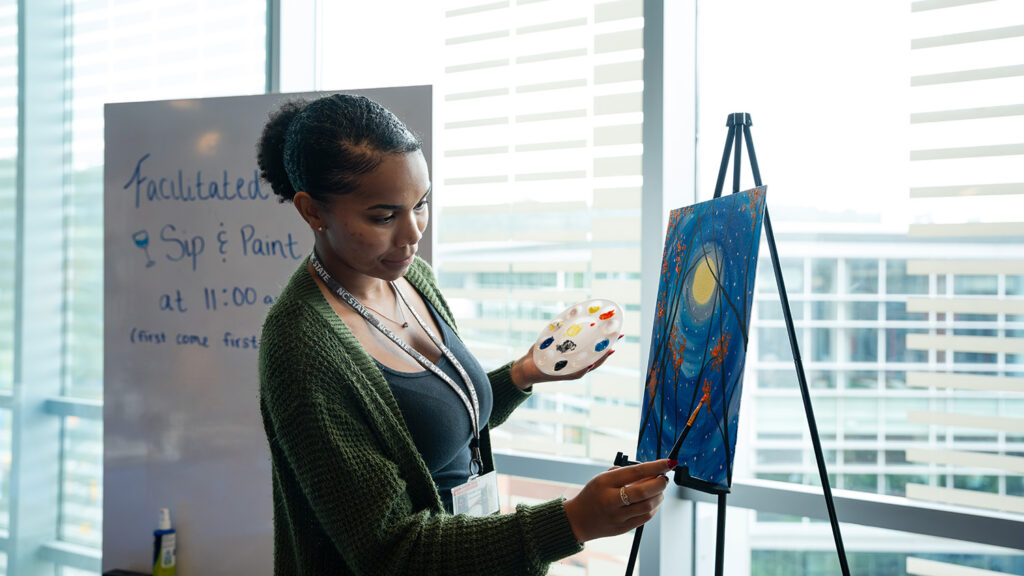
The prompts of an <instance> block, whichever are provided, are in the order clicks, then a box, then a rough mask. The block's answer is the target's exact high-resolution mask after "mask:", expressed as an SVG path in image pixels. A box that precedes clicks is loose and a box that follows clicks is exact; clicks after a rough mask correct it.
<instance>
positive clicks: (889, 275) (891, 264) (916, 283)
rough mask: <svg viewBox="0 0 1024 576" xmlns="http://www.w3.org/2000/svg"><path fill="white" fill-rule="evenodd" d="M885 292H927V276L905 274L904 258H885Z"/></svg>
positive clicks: (905, 262) (905, 264) (905, 263)
mask: <svg viewBox="0 0 1024 576" xmlns="http://www.w3.org/2000/svg"><path fill="white" fill-rule="evenodd" d="M885 292H886V294H927V293H928V276H925V275H920V274H913V275H911V274H907V261H906V260H886V262H885Z"/></svg>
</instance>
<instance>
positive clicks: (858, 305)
mask: <svg viewBox="0 0 1024 576" xmlns="http://www.w3.org/2000/svg"><path fill="white" fill-rule="evenodd" d="M846 319H847V320H878V303H877V302H847V304H846Z"/></svg>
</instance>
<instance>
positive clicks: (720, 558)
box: [715, 494, 725, 576]
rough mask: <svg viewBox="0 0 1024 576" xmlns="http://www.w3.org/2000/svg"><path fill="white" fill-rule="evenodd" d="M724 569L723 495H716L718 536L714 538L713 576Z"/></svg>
mask: <svg viewBox="0 0 1024 576" xmlns="http://www.w3.org/2000/svg"><path fill="white" fill-rule="evenodd" d="M724 569H725V494H719V495H718V534H717V535H716V536H715V576H722V574H723V573H724V572H723V570H724Z"/></svg>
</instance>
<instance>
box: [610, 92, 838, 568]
mask: <svg viewBox="0 0 1024 576" xmlns="http://www.w3.org/2000/svg"><path fill="white" fill-rule="evenodd" d="M752 125H753V122H751V119H750V114H747V113H746V112H736V113H733V114H730V115H729V118H728V120H727V121H726V127H728V129H729V134H728V137H727V138H726V140H725V151H724V152H723V153H722V164H721V166H720V167H719V169H718V181H717V182H716V183H715V196H714V197H715V198H720V197H721V196H722V185H723V184H724V183H725V172H726V170H727V169H728V168H729V156H730V152H732V157H733V169H732V193H733V194H735V193H737V192H739V191H740V165H741V162H740V160H741V157H742V153H743V151H742V148H741V144H740V143H741V141H743V140H744V139H745V140H746V142H747V154H748V155H749V156H750V168H751V170H752V171H753V174H754V185H755V186H761V172H760V170H758V167H757V156H756V155H755V154H754V142H753V140H752V139H751V138H750V126H752ZM764 230H765V235H766V238H767V240H768V249H769V251H770V252H771V256H772V269H773V270H774V272H775V282H776V284H777V286H778V288H779V299H780V300H781V302H782V312H783V315H784V316H785V319H786V331H787V332H788V333H789V345H790V347H791V348H792V350H793V364H794V366H795V368H796V375H797V380H798V382H799V383H800V395H801V397H802V398H803V402H804V414H806V416H807V426H808V428H809V429H810V434H811V444H812V445H813V446H814V460H815V462H816V463H817V465H818V475H819V478H820V479H821V487H822V491H823V492H824V496H825V506H826V507H827V508H828V518H829V522H830V523H831V524H832V536H833V538H834V539H835V542H836V553H837V554H838V555H839V566H840V568H841V569H842V573H843V576H850V567H849V564H848V563H847V561H846V549H845V548H844V546H843V535H842V533H840V531H839V520H838V518H837V517H836V507H835V502H834V501H833V499H832V488H831V486H830V485H829V481H828V471H827V470H826V469H825V457H824V455H823V453H822V450H821V440H820V439H819V438H818V424H817V422H816V421H815V419H814V408H813V407H812V405H811V395H810V392H809V389H808V386H807V376H806V375H805V374H804V364H803V359H802V358H801V356H800V346H799V344H798V343H797V339H796V329H795V328H794V326H793V313H792V312H791V310H790V308H789V298H788V296H787V295H786V284H785V282H784V281H783V279H782V266H781V264H780V263H779V251H778V249H777V248H776V245H775V234H774V233H773V231H772V222H771V219H770V218H769V217H768V207H767V206H765V209H764ZM698 410H699V407H698ZM692 421H693V419H692V418H691V419H690V422H689V423H687V426H686V427H685V428H684V429H683V431H682V433H681V434H680V437H679V439H677V440H676V443H675V446H673V449H672V453H670V454H669V458H673V459H675V458H676V455H677V454H678V451H679V447H680V446H681V445H682V440H683V439H684V438H685V437H686V434H687V433H688V432H689V430H690V424H691V423H692ZM630 464H636V462H631V461H630V460H629V459H628V458H627V457H626V456H625V455H623V454H622V452H619V454H618V455H617V456H616V457H615V465H616V466H628V465H630ZM674 478H675V483H676V484H678V485H680V486H686V487H688V488H693V489H694V490H700V491H701V492H706V493H708V494H714V495H716V496H717V497H718V526H717V531H716V536H715V576H722V574H723V569H724V562H725V510H726V495H727V494H728V493H729V488H728V487H723V486H720V485H718V484H713V483H710V482H706V481H703V480H700V479H698V478H693V477H691V476H690V473H689V470H688V468H687V467H686V466H679V467H678V468H676V470H675V474H674ZM729 483H730V484H731V483H732V478H729ZM642 535H643V526H640V527H639V528H637V529H636V532H635V533H634V535H633V548H632V550H631V551H630V554H629V561H628V563H627V565H626V576H632V574H633V568H634V566H635V565H636V556H637V552H638V550H639V548H640V539H641V537H642Z"/></svg>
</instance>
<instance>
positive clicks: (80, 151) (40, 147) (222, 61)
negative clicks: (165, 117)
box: [0, 0, 266, 576]
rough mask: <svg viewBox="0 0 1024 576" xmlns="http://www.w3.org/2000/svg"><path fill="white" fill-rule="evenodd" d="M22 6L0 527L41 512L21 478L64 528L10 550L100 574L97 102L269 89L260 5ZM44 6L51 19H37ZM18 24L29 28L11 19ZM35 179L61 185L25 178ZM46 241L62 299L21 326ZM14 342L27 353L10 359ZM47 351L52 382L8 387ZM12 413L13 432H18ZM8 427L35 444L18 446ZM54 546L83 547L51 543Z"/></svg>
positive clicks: (1, 38) (8, 111)
mask: <svg viewBox="0 0 1024 576" xmlns="http://www.w3.org/2000/svg"><path fill="white" fill-rule="evenodd" d="M20 4H21V5H25V3H20ZM18 5H19V3H16V2H12V1H3V2H0V58H2V59H3V61H4V62H5V63H6V65H5V66H3V67H0V75H3V76H4V77H5V78H7V79H8V80H9V81H8V82H5V83H4V85H5V86H7V87H8V88H7V89H5V90H4V91H2V93H0V114H3V115H4V117H6V118H10V119H11V121H10V122H3V123H0V126H2V127H0V326H2V327H3V328H2V329H0V396H2V395H3V393H5V392H6V393H7V394H8V395H13V396H14V397H16V398H18V399H19V401H18V402H15V403H13V408H12V403H10V402H0V456H2V458H0V468H2V473H3V483H2V485H0V510H2V520H0V526H2V527H4V528H6V527H7V526H8V511H9V510H10V513H11V514H21V515H23V516H24V517H31V518H32V519H33V522H34V521H35V519H36V518H37V517H38V516H39V515H40V512H41V510H39V508H38V507H36V508H31V509H30V508H28V507H27V506H28V505H27V504H25V505H22V506H20V507H19V506H18V503H14V502H11V501H10V499H9V498H8V490H9V487H10V486H12V485H15V484H17V485H18V486H20V489H21V491H22V492H21V494H22V496H23V497H25V496H26V495H27V496H28V497H27V498H25V500H24V501H25V502H33V503H35V505H36V506H39V505H45V506H49V507H52V508H51V509H53V510H56V511H57V514H56V519H57V522H56V524H55V525H53V526H48V527H46V529H45V530H43V529H39V530H37V529H35V528H33V530H32V531H30V533H26V532H17V531H15V532H12V533H11V534H9V535H8V538H7V540H6V541H7V543H8V545H9V546H14V547H15V548H14V549H18V550H35V549H36V547H42V548H43V549H45V550H48V551H49V555H48V556H47V557H48V558H51V559H56V560H55V562H56V569H55V570H54V572H60V573H65V574H73V573H78V574H82V573H97V572H98V571H99V567H100V564H99V561H98V554H99V548H100V544H101V537H102V531H103V530H102V526H103V524H102V518H101V516H102V508H103V502H102V493H103V490H102V486H103V473H102V467H103V427H102V406H101V404H100V402H101V400H102V398H103V273H104V271H103V105H104V104H105V103H108V102H118V101H125V100H142V99H169V98H186V97H199V96H211V95H222V94H245V93H256V92H262V91H263V90H264V89H265V87H266V2H262V1H253V0H229V1H227V2H219V3H216V4H211V3H208V2H200V1H198V0H174V1H171V2H161V3H158V4H156V3H150V2H143V1H141V0H135V1H129V2H119V3H116V4H111V3H106V2H100V3H96V2H87V1H83V0H41V1H40V2H36V1H35V0H33V2H32V3H31V5H30V7H29V9H31V10H39V12H33V13H32V17H26V18H25V19H23V20H19V19H18V17H17V6H18ZM47 11H49V12H47ZM41 14H56V15H57V16H59V18H58V19H57V20H56V21H52V20H51V21H44V20H43V18H42V17H41V16H40V15H41ZM22 22H25V23H26V26H27V27H26V28H25V29H19V28H18V27H19V25H20V23H22ZM19 36H20V37H21V38H22V41H23V42H25V43H27V44H28V45H29V46H37V45H42V44H45V45H47V46H63V47H64V51H63V56H64V58H63V60H61V59H56V60H55V59H53V58H52V57H51V56H50V54H52V53H51V52H47V51H35V52H32V51H27V52H28V54H27V58H25V59H23V60H20V61H19V60H18V58H17V40H18V38H19ZM37 54H44V55H43V56H39V55H37ZM58 54H60V52H58ZM17 62H24V66H25V70H20V71H19V70H18V69H17V65H16V63H17ZM19 72H21V73H22V74H21V75H20V76H19ZM53 78H60V79H61V81H60V82H57V83H56V85H57V88H56V89H53V87H52V86H50V85H49V84H46V82H49V81H50V80H52V79H53ZM48 79H49V80H48ZM22 87H25V88H27V93H29V94H42V93H45V94H46V98H31V97H29V98H26V99H25V102H24V104H23V105H24V108H23V109H20V110H19V109H18V108H17V96H18V93H17V91H18V89H19V88H22ZM42 100H46V102H42V103H40V101H42ZM52 102H59V103H60V104H61V105H60V106H59V108H60V109H61V110H62V114H48V113H45V112H46V111H47V109H45V108H40V107H43V106H49V105H51V104H52ZM19 115H20V116H23V117H24V116H27V117H28V118H31V119H32V120H31V123H28V124H27V125H26V128H25V130H26V138H25V139H24V140H23V141H24V142H28V143H29V144H28V146H30V147H32V148H31V149H30V150H18V148H17V147H18V145H19V142H20V141H19V140H18V139H17V132H16V131H15V127H16V126H17V125H18V123H17V122H15V121H14V120H15V119H16V118H18V117H19ZM54 150H55V151H56V152H55V153H56V156H55V157H56V158H57V159H58V162H56V163H46V165H45V167H43V166H41V163H40V162H39V161H38V160H35V161H29V162H27V163H23V164H17V163H16V160H17V159H18V158H24V157H26V156H28V157H29V158H39V157H40V154H48V153H51V152H50V151H54ZM55 164H56V165H55ZM22 168H23V169H24V173H23V174H22V176H23V177H24V179H23V181H24V182H27V183H28V184H26V187H27V188H23V189H18V188H17V187H16V180H15V171H16V170H18V169H22ZM43 177H45V178H51V179H53V180H54V181H55V182H56V183H57V186H55V187H54V189H51V188H48V187H36V188H32V183H34V182H39V178H43ZM41 189H45V190H46V192H45V194H52V195H53V201H52V202H48V203H47V205H45V206H43V205H42V202H39V201H34V202H23V203H21V207H22V208H21V210H23V213H22V217H23V219H22V220H19V221H17V222H16V221H15V219H14V216H15V215H16V214H18V212H17V211H16V210H15V209H14V208H15V206H16V205H17V204H16V202H17V200H19V199H22V200H24V199H27V198H29V197H31V198H33V199H35V198H39V196H38V195H39V194H43V193H44V192H40V190H41ZM44 212H45V215H46V216H48V217H49V218H48V220H49V221H50V222H52V223H53V224H54V227H44V226H40V223H41V222H44V221H46V220H44V219H43V218H42V216H43V215H44V214H43V213H44ZM23 224H24V227H23V228H19V226H22V225H23ZM42 247H45V249H46V250H47V251H48V253H49V254H51V255H52V257H53V258H54V259H55V261H56V262H59V265H60V266H61V269H60V270H57V271H56V272H57V273H56V274H55V275H54V277H53V278H55V283H54V284H53V288H54V290H53V291H52V292H51V294H55V295H56V296H53V297H52V298H53V301H52V302H50V301H47V302H43V304H44V308H47V309H48V306H49V305H50V304H54V303H55V304H56V306H57V307H58V308H59V309H60V313H59V314H57V315H55V316H54V317H53V318H50V317H49V316H48V315H46V314H38V313H35V312H34V313H33V316H32V318H31V321H26V320H25V318H22V322H21V324H20V325H18V324H16V323H15V322H13V317H14V311H15V310H33V311H34V310H37V309H38V308H39V307H40V301H39V296H38V295H37V294H35V293H32V292H28V291H23V292H21V293H17V292H15V291H14V289H13V286H14V285H15V282H17V281H18V279H17V278H15V277H14V273H15V271H16V270H18V269H17V268H16V267H15V266H14V261H15V259H16V258H18V257H20V258H22V259H24V258H34V257H35V256H36V255H37V254H39V251H40V249H41V248H42ZM5 264H6V265H5ZM19 273H20V272H19ZM27 285H29V286H32V284H27ZM28 326H31V329H29V328H28ZM16 329H20V330H21V332H19V333H15V332H14V330H16ZM15 342H18V343H19V345H20V350H21V353H20V354H19V355H17V356H16V355H15V354H16V349H18V348H17V347H16V346H15V344H14V343H15ZM43 358H45V362H46V363H48V364H47V365H48V366H51V367H53V369H52V370H50V372H49V373H50V374H53V378H52V380H51V381H39V380H36V378H37V377H38V373H33V374H32V376H31V377H27V378H26V381H24V382H18V383H13V382H12V374H13V373H14V372H15V370H17V369H18V368H19V367H20V369H21V371H22V373H23V374H24V373H25V369H26V368H31V367H33V366H35V365H36V364H39V363H40V360H42V359H43ZM39 390H45V391H46V392H43V393H41V392H39ZM41 394H42V395H41ZM8 397H9V396H8ZM0 399H2V397H0ZM12 409H13V410H22V413H21V415H20V416H21V418H20V419H15V418H12V417H11V410H12ZM12 422H13V423H14V424H15V425H16V426H19V428H18V429H12ZM40 430H42V431H43V432H44V433H42V434H40V433H39V431H40ZM51 432H52V434H51ZM12 437H25V438H27V439H28V440H26V441H22V442H19V443H18V444H17V446H12V443H11V438H12ZM18 446H20V447H21V448H20V451H19V449H18V448H17V447H18ZM29 451H30V452H32V454H26V452H29ZM41 454H52V455H54V457H55V458H59V462H39V461H36V460H34V459H32V458H30V456H36V455H41ZM12 462H13V467H12ZM12 470H13V471H14V472H13V474H15V477H13V478H12V477H10V475H11V474H12ZM26 470H28V471H30V472H26ZM50 471H52V472H53V473H52V475H51V474H50ZM28 478H31V479H32V480H31V482H30V481H28V480H27V479H28ZM40 503H44V504H40ZM12 507H13V508H12ZM42 516H44V517H49V515H48V514H42ZM25 524H26V523H25V522H24V521H23V522H22V523H21V524H20V525H25ZM47 531H49V534H46V533H45V532H47ZM40 538H42V539H40ZM57 540H61V541H64V542H66V543H70V544H74V545H78V546H81V547H82V548H62V547H59V546H53V544H52V542H53V541H57ZM69 550H76V551H77V550H91V551H93V552H91V553H85V552H83V553H79V552H76V551H69ZM40 554H41V553H40ZM34 557H35V553H33V554H29V555H28V556H25V555H22V556H21V557H20V558H19V557H13V558H14V562H15V564H14V565H9V566H7V572H6V573H17V574H27V575H31V576H35V574H33V573H32V570H30V569H29V567H28V564H26V563H29V562H34V560H33V558H34ZM5 558H6V557H5ZM61 558H67V559H68V561H69V562H71V563H72V564H73V565H74V566H76V567H77V568H86V567H89V566H92V567H93V569H92V571H91V572H90V571H88V570H86V571H84V572H83V571H81V570H78V569H72V568H70V567H67V566H61V565H60V562H61V560H60V559H61Z"/></svg>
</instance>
